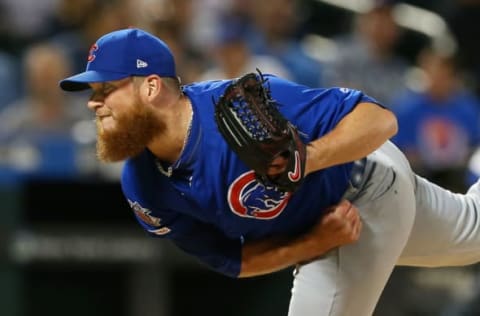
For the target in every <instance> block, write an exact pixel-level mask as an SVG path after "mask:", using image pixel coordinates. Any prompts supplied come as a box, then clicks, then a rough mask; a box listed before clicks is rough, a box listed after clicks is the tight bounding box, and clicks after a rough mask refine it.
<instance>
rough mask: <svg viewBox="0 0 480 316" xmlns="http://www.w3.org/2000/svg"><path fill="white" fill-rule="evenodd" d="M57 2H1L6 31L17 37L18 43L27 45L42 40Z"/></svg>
mask: <svg viewBox="0 0 480 316" xmlns="http://www.w3.org/2000/svg"><path fill="white" fill-rule="evenodd" d="M57 2H58V0H42V1H38V0H0V7H1V8H2V24H3V27H4V28H6V30H5V31H6V32H8V33H9V34H10V36H12V37H15V39H16V41H21V42H23V43H27V44H28V43H31V42H34V41H36V40H38V39H40V38H42V37H43V36H45V34H46V33H47V32H48V27H49V25H48V23H49V21H50V18H51V16H52V15H53V14H54V11H55V6H56V4H57ZM22 48H23V47H22Z"/></svg>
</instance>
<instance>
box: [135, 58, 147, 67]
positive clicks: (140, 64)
mask: <svg viewBox="0 0 480 316" xmlns="http://www.w3.org/2000/svg"><path fill="white" fill-rule="evenodd" d="M145 67H148V63H147V62H146V61H143V60H141V59H137V68H145Z"/></svg>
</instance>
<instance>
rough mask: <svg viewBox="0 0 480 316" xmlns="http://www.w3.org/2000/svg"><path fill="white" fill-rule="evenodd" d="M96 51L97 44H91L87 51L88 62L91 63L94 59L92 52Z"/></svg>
mask: <svg viewBox="0 0 480 316" xmlns="http://www.w3.org/2000/svg"><path fill="white" fill-rule="evenodd" d="M97 49H98V45H97V44H93V45H92V47H90V50H89V51H88V58H87V60H88V62H91V61H93V60H94V59H95V54H94V52H95V51H96V50H97Z"/></svg>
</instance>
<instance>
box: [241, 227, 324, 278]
mask: <svg viewBox="0 0 480 316" xmlns="http://www.w3.org/2000/svg"><path fill="white" fill-rule="evenodd" d="M321 247H323V250H321ZM313 248H315V250H312V249H313ZM328 250H330V249H329V248H328V246H327V245H326V244H324V243H322V242H317V244H316V245H312V244H311V241H309V240H307V239H306V238H304V237H299V238H297V239H293V240H286V239H282V238H269V239H266V240H262V241H256V242H250V243H247V244H245V245H244V247H243V248H242V264H241V271H240V275H239V277H240V278H242V277H252V276H257V275H263V274H267V273H271V272H276V271H279V270H282V269H285V268H288V267H290V266H292V265H295V264H297V263H299V262H302V261H307V260H310V259H313V258H314V257H318V256H319V255H321V253H325V252H327V251H328Z"/></svg>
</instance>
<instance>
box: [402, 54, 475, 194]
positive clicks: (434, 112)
mask: <svg viewBox="0 0 480 316" xmlns="http://www.w3.org/2000/svg"><path fill="white" fill-rule="evenodd" d="M419 65H420V67H421V69H422V70H423V71H424V73H425V79H426V83H425V90H424V91H418V92H416V91H407V92H406V93H405V94H404V95H402V96H401V97H399V98H398V99H397V100H396V101H394V105H396V106H394V109H395V110H396V112H397V115H398V121H399V132H398V134H397V135H396V136H395V138H394V141H395V142H396V143H397V145H398V146H399V147H400V148H401V149H403V151H404V152H405V153H406V155H407V157H408V158H409V160H410V162H411V164H412V167H413V168H414V169H415V170H416V171H417V172H418V173H419V174H421V175H423V176H426V177H427V178H429V179H431V180H432V181H434V182H437V183H439V184H441V185H443V186H445V187H448V188H450V189H452V190H454V191H463V190H464V189H465V182H464V178H463V177H462V176H461V175H463V174H464V172H465V166H466V163H467V161H468V159H469V157H470V155H471V153H472V150H473V149H474V148H476V147H477V146H478V145H479V144H480V126H479V119H480V103H479V100H478V99H477V98H476V97H475V95H474V94H472V93H470V92H469V91H467V90H465V89H464V88H463V86H462V83H461V78H460V74H459V71H458V68H457V64H456V59H455V57H453V56H445V55H443V54H441V53H440V52H435V51H433V50H431V49H425V50H424V51H423V52H422V53H421V54H420V56H419Z"/></svg>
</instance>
